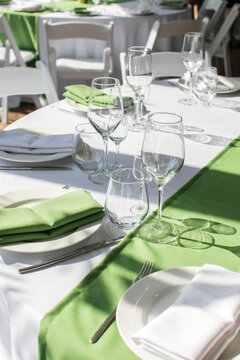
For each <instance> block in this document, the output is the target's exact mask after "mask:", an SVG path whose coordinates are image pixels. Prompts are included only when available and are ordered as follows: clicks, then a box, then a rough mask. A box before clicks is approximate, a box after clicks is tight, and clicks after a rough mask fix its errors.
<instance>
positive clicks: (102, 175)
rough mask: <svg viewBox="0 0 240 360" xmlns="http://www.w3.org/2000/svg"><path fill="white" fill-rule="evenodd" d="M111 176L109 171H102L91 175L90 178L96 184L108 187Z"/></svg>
mask: <svg viewBox="0 0 240 360" xmlns="http://www.w3.org/2000/svg"><path fill="white" fill-rule="evenodd" d="M109 175H110V173H109V171H101V172H95V173H93V174H91V175H89V177H88V178H89V180H90V181H92V182H93V183H94V184H98V185H108V181H109Z"/></svg>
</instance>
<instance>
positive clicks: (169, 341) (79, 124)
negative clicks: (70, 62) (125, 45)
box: [0, 40, 240, 360]
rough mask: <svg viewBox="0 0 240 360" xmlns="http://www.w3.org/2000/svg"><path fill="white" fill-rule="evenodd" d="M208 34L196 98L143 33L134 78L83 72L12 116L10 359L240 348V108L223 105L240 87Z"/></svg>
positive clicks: (4, 293) (6, 306) (5, 273)
mask: <svg viewBox="0 0 240 360" xmlns="http://www.w3.org/2000/svg"><path fill="white" fill-rule="evenodd" d="M194 41H195V40H194ZM199 48H200V57H201V61H202V59H203V56H202V50H201V46H200V47H199V43H198V46H197V48H196V49H197V56H193V58H190V55H191V56H192V51H193V46H191V52H190V51H189V50H188V49H186V48H185V46H184V47H183V52H182V56H183V61H187V63H188V66H191V68H188V67H186V68H187V70H189V69H190V70H192V75H193V76H192V77H191V79H192V82H191V84H190V90H191V89H192V91H190V95H191V101H190V105H189V102H188V104H187V105H186V101H182V99H185V98H186V88H185V89H183V87H181V85H180V82H179V79H174V80H159V81H153V80H152V78H153V75H152V73H153V71H152V69H151V54H150V53H149V52H148V51H143V49H136V48H134V51H133V52H131V49H130V50H129V54H128V62H127V69H126V71H127V84H128V85H121V84H120V81H119V80H118V79H116V78H112V77H102V78H95V79H93V80H92V83H91V87H88V86H86V85H82V84H74V85H69V86H67V87H66V88H65V90H64V93H63V97H64V99H63V100H60V101H58V102H57V103H54V104H51V105H48V106H45V107H43V108H41V109H38V110H36V111H34V112H33V113H31V114H29V115H27V116H25V117H24V118H22V119H20V120H18V121H16V122H15V123H13V124H11V125H10V126H8V127H7V131H2V132H1V134H0V161H1V162H0V166H7V165H9V166H10V165H11V166H13V167H15V169H12V170H11V169H6V168H5V169H2V171H0V180H1V185H2V186H1V191H0V216H2V222H1V226H0V275H1V276H0V299H1V301H0V321H1V324H2V326H1V327H0V353H1V354H3V355H2V356H3V358H4V359H5V360H10V359H11V360H15V359H16V360H26V359H31V360H35V359H41V360H50V359H51V360H52V359H58V360H61V359H62V360H65V359H66V358H69V359H73V360H75V359H79V358H83V359H89V360H90V359H93V358H95V357H96V354H97V356H98V358H100V359H105V358H111V359H129V360H131V359H132V360H133V359H138V358H140V359H144V360H153V359H166V358H168V359H179V358H186V359H189V360H207V359H209V360H214V359H221V360H233V359H234V360H236V359H237V358H238V357H239V354H240V348H239V334H238V330H239V326H240V325H239V324H240V318H239V309H240V304H239V289H240V275H239V272H240V261H239V231H240V223H239V218H238V209H239V200H240V194H239V181H238V179H239V175H240V167H239V166H238V162H239V161H238V160H239V129H240V125H239V121H240V118H239V114H238V112H237V111H230V110H229V108H225V107H218V106H215V105H214V101H215V100H218V99H219V98H221V96H224V101H226V102H227V101H230V102H232V101H235V102H238V101H239V93H238V91H236V92H233V93H232V92H231V93H225V94H224V95H218V92H217V91H218V77H217V72H216V71H215V69H213V68H212V67H208V68H203V69H201V67H200V65H201V64H200V60H199ZM139 50H141V53H140V55H139V53H138V51H139ZM195 55H196V54H195ZM185 56H186V58H185ZM194 61H195V63H193V62H194ZM203 70H204V71H205V73H204V74H203V73H202V71H203ZM234 81H236V83H237V80H236V79H234ZM128 86H130V88H129V89H127V87H128ZM183 90H184V91H183ZM233 99H234V100H233ZM142 109H145V111H142ZM5 133H6V134H5ZM119 144H120V149H119ZM18 155H19V157H17V156H18ZM11 156H12V158H11ZM29 156H32V158H30V157H29ZM37 156H40V158H37ZM46 156H47V158H46ZM58 156H59V157H58ZM61 156H62V157H61ZM49 157H50V158H49ZM6 164H7V165H6ZM17 167H18V168H19V169H20V167H22V170H21V171H17V170H16V168H17ZM28 167H36V168H35V170H34V171H30V169H29V168H28ZM41 167H42V168H41ZM43 167H44V168H47V170H46V169H43ZM48 167H49V168H48ZM54 167H56V168H58V167H59V168H58V171H55V169H56V168H55V169H54ZM0 169H1V167H0ZM163 190H164V191H163ZM23 344H27V345H24V346H23ZM113 344H114V346H113Z"/></svg>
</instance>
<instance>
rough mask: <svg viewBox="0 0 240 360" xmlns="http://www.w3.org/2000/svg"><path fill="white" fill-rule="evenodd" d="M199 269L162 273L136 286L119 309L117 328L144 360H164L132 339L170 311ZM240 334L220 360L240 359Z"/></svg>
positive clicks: (124, 296) (127, 293)
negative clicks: (146, 326)
mask: <svg viewBox="0 0 240 360" xmlns="http://www.w3.org/2000/svg"><path fill="white" fill-rule="evenodd" d="M198 270H199V267H179V268H172V269H168V270H163V271H158V272H155V273H153V274H150V275H148V276H146V277H144V278H143V279H142V280H139V281H138V282H136V283H135V284H133V285H132V286H131V287H130V288H129V289H128V290H127V291H126V292H125V293H124V295H123V296H122V297H121V299H120V301H119V304H118V307H117V314H116V320H117V327H118V330H119V333H120V335H121V337H122V339H123V340H124V342H125V343H126V345H127V346H128V347H129V348H130V349H131V350H132V351H133V352H134V353H135V354H136V355H137V356H138V357H139V358H140V359H144V360H163V359H161V358H160V357H158V356H156V355H155V354H153V353H150V352H148V351H146V350H144V349H141V348H140V347H137V346H136V345H135V343H133V342H132V340H131V336H132V335H133V334H135V333H136V331H138V330H139V329H140V328H142V327H143V326H145V325H147V324H148V323H149V322H150V321H151V320H153V319H154V318H156V317H157V316H158V315H160V314H161V313H162V312H163V311H164V310H166V309H167V308H168V307H169V306H170V305H171V304H172V303H173V302H174V301H175V300H176V299H177V298H178V297H179V295H180V294H181V293H182V292H183V290H184V288H185V287H186V286H187V285H188V284H189V282H190V281H191V280H192V278H193V277H194V276H195V274H196V273H197V271H198ZM239 354H240V335H239V334H238V336H237V337H236V338H235V339H234V341H233V342H232V343H231V344H230V345H229V346H228V348H227V349H226V350H225V351H224V353H223V354H222V355H221V357H220V358H219V360H220V359H221V360H233V359H234V360H237V359H238V360H239V359H240V355H239Z"/></svg>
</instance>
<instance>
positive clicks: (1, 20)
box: [0, 14, 25, 66]
mask: <svg viewBox="0 0 240 360" xmlns="http://www.w3.org/2000/svg"><path fill="white" fill-rule="evenodd" d="M0 32H1V33H3V34H4V35H5V36H6V39H7V40H6V51H5V58H4V59H1V61H2V65H3V66H7V65H9V60H10V49H12V50H13V52H14V55H15V56H16V65H20V66H25V62H24V60H23V58H22V56H21V53H20V50H19V47H18V45H17V42H16V40H15V37H14V35H13V33H12V30H11V28H10V26H9V24H8V21H7V19H6V17H5V16H4V15H3V14H2V15H0Z"/></svg>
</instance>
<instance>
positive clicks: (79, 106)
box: [66, 98, 88, 115]
mask: <svg viewBox="0 0 240 360" xmlns="http://www.w3.org/2000/svg"><path fill="white" fill-rule="evenodd" d="M66 103H67V104H68V105H69V106H70V107H71V108H72V109H73V110H74V111H76V112H77V113H78V114H80V115H82V114H84V115H86V113H87V109H88V107H87V106H85V105H82V104H78V103H77V102H76V101H73V100H71V99H68V98H66Z"/></svg>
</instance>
